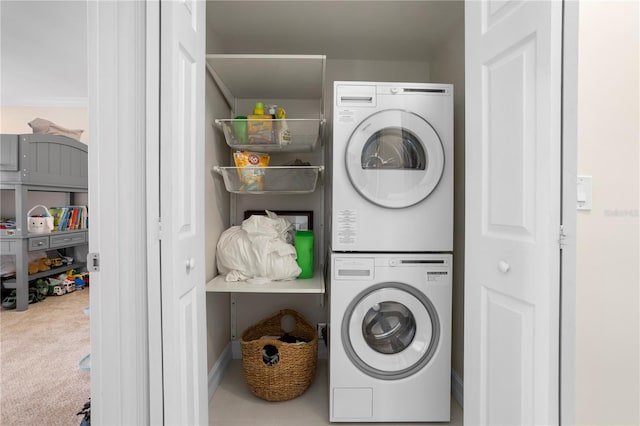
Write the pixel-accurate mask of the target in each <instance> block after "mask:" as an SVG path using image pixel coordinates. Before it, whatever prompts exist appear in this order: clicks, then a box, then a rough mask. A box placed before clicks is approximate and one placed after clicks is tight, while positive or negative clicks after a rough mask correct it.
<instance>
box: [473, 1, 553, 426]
mask: <svg viewBox="0 0 640 426" xmlns="http://www.w3.org/2000/svg"><path fill="white" fill-rule="evenodd" d="M562 6H563V5H562V2H555V1H469V2H466V6H465V37H466V40H465V51H466V53H465V55H466V57H465V59H466V126H467V127H466V135H467V136H466V231H465V233H466V249H465V251H466V266H465V351H464V352H465V360H464V365H465V370H464V390H465V395H464V423H465V424H469V425H479V424H483V425H523V424H527V425H528V424H544V425H551V424H557V423H558V412H559V405H558V387H559V380H558V377H559V363H558V359H559V343H558V339H559V286H560V278H559V277H560V263H559V262H560V247H559V244H558V235H559V227H560V200H561V198H560V197H561V191H560V177H561V174H560V172H561V162H560V160H561V156H560V153H561V115H560V112H561V109H560V108H561V84H560V83H561V59H562V52H561V42H562V38H561V36H562Z"/></svg>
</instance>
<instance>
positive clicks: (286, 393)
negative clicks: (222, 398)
mask: <svg viewBox="0 0 640 426" xmlns="http://www.w3.org/2000/svg"><path fill="white" fill-rule="evenodd" d="M286 315H290V316H292V317H293V318H294V320H295V328H294V329H293V331H292V332H291V333H290V334H291V335H292V336H295V337H297V338H299V339H301V340H305V341H306V342H307V343H299V344H295V343H285V342H282V341H280V340H276V339H261V337H263V336H276V335H282V334H283V331H282V328H281V326H280V324H281V320H282V318H283V317H285V316H286ZM267 345H272V346H275V348H276V349H277V350H278V355H279V360H278V362H277V363H276V364H274V365H267V364H266V363H265V361H264V360H263V357H262V350H263V348H264V347H265V346H267ZM240 347H241V349H242V368H243V370H244V380H245V382H246V383H247V386H248V387H249V390H250V391H251V392H252V393H253V394H254V395H256V396H257V397H259V398H262V399H265V400H267V401H286V400H289V399H293V398H295V397H297V396H300V395H302V394H303V393H304V391H306V390H307V388H308V387H309V385H311V382H312V381H313V378H314V377H315V374H316V366H317V362H318V334H317V332H316V329H315V327H314V326H313V325H311V324H310V323H309V322H308V321H307V320H306V319H305V318H304V317H303V316H302V315H300V314H299V313H297V312H296V311H294V310H291V309H284V310H281V311H279V312H278V313H276V314H274V315H273V316H271V317H269V318H266V319H264V320H262V321H260V322H259V323H257V324H254V325H252V326H251V327H249V328H247V329H246V330H245V331H244V333H242V336H241V338H240Z"/></svg>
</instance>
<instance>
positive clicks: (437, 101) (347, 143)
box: [331, 81, 453, 252]
mask: <svg viewBox="0 0 640 426" xmlns="http://www.w3.org/2000/svg"><path fill="white" fill-rule="evenodd" d="M333 108H334V112H333V146H332V176H331V178H332V181H331V183H332V185H331V186H332V188H331V192H332V195H331V221H332V223H331V229H332V238H331V246H332V248H333V250H334V251H338V252H352V251H353V252H363V251H364V252H368V251H374V252H395V251H397V252H403V251H404V252H409V251H412V252H429V251H430V252H433V251H445V252H446V251H452V250H453V86H452V85H450V84H427V83H371V82H345V81H336V82H335V83H334V106H333Z"/></svg>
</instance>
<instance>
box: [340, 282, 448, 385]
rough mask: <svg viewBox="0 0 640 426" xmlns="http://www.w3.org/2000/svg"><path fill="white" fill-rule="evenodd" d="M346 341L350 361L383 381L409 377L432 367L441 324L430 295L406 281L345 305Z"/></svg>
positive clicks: (371, 290) (374, 289) (381, 287)
mask: <svg viewBox="0 0 640 426" xmlns="http://www.w3.org/2000/svg"><path fill="white" fill-rule="evenodd" d="M341 332H342V343H343V346H344V348H345V352H346V353H347V356H348V357H349V359H350V360H351V362H352V363H353V364H354V365H355V366H356V367H358V368H359V369H360V370H361V371H363V372H364V373H366V374H368V375H370V376H372V377H376V378H380V379H385V380H393V379H400V378H403V377H407V376H410V375H412V374H414V373H415V372H417V371H419V370H420V369H422V368H423V367H424V366H425V365H427V364H428V363H429V361H430V360H431V358H432V357H433V354H434V353H435V350H436V348H437V346H438V341H439V338H440V322H439V320H438V315H437V312H436V309H435V307H434V306H433V304H432V303H431V301H430V300H429V299H428V298H427V297H426V295H425V294H424V293H422V292H420V291H418V290H417V289H415V288H413V287H411V286H408V285H406V284H402V283H384V284H378V285H375V286H372V287H371V288H369V289H367V290H365V291H363V292H362V293H360V294H359V295H358V297H356V298H355V299H354V300H353V301H352V302H351V303H350V304H349V306H348V307H347V310H346V312H345V315H344V317H343V321H342V330H341Z"/></svg>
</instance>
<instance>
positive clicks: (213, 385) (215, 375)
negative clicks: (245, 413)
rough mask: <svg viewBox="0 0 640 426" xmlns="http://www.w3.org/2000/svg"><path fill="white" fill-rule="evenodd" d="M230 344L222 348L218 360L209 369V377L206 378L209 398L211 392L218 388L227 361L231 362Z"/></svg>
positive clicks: (211, 396)
mask: <svg viewBox="0 0 640 426" xmlns="http://www.w3.org/2000/svg"><path fill="white" fill-rule="evenodd" d="M231 346H232V345H231V343H229V344H228V345H227V346H226V347H225V348H224V350H223V351H222V353H221V354H220V356H219V357H218V360H217V361H216V363H215V364H214V365H213V367H212V368H211V371H209V379H208V391H209V400H211V398H213V394H214V393H215V391H216V389H218V385H219V384H220V381H221V380H222V375H223V374H224V371H225V370H226V369H227V366H228V365H229V362H231V353H232V347H231Z"/></svg>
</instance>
